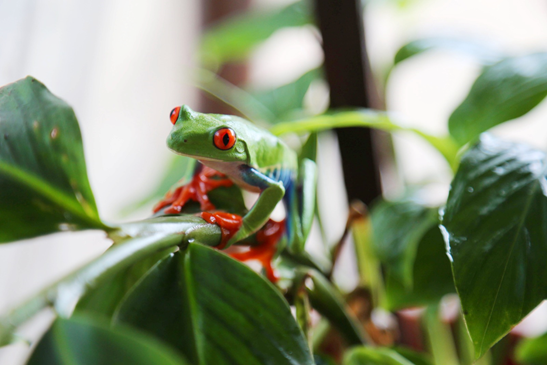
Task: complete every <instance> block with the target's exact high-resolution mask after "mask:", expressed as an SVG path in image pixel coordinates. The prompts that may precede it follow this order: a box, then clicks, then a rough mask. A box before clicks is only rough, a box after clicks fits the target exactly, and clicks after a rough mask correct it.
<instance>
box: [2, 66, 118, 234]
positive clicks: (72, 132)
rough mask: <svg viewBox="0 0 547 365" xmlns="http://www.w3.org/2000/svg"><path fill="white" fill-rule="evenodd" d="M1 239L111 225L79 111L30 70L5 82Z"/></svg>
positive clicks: (103, 227) (3, 95) (3, 88)
mask: <svg viewBox="0 0 547 365" xmlns="http://www.w3.org/2000/svg"><path fill="white" fill-rule="evenodd" d="M0 140H1V141H2V142H1V143H0V202H1V204H0V243H2V242H9V241H15V240H20V239H24V238H30V237H35V236H39V235H43V234H48V233H53V232H59V231H65V230H80V229H105V230H108V229H109V228H108V227H107V226H105V225H104V224H103V223H102V222H101V221H100V219H99V214H98V213H97V206H96V205H95V199H94V197H93V193H92V191H91V187H90V186H89V181H88V179H87V172H86V166H85V160H84V151H83V148H82V137H81V135H80V127H79V126H78V121H77V120H76V116H75V115H74V112H73V111H72V108H70V107H69V106H68V105H67V104H66V103H65V102H64V101H62V100H61V99H59V98H57V97H56V96H55V95H53V94H52V93H51V92H49V90H48V89H47V88H46V87H45V86H44V85H43V84H42V83H40V82H39V81H38V80H36V79H34V78H32V77H30V76H28V77H27V78H25V79H22V80H19V81H17V82H15V83H13V84H8V85H6V86H4V87H2V88H0Z"/></svg>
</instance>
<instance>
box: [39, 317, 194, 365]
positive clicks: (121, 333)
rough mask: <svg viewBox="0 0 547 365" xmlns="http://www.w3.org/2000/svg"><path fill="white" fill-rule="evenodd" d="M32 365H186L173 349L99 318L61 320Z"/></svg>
mask: <svg viewBox="0 0 547 365" xmlns="http://www.w3.org/2000/svg"><path fill="white" fill-rule="evenodd" d="M28 364H29V365H53V364H55V365H98V364H101V365H110V364H111V365H120V364H132V365H151V364H154V365H184V364H187V362H186V361H184V360H183V359H182V358H181V357H180V356H179V355H178V354H176V353H175V352H174V351H173V350H171V349H170V348H169V347H167V346H165V345H164V344H162V343H160V342H159V341H157V340H156V339H154V338H152V337H151V336H147V335H145V334H143V333H139V332H136V331H134V330H132V329H130V328H123V327H118V328H110V327H109V326H108V325H107V324H104V323H101V322H100V321H97V320H96V319H95V318H89V317H74V318H71V319H57V320H56V321H55V322H54V323H53V326H52V327H51V328H50V329H49V330H48V331H47V333H46V334H45V335H44V337H43V338H42V340H41V341H40V343H39V344H38V345H37V346H36V349H35V350H34V352H33V354H32V356H31V357H30V359H29V361H28Z"/></svg>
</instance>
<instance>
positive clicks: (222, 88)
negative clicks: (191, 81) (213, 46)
mask: <svg viewBox="0 0 547 365" xmlns="http://www.w3.org/2000/svg"><path fill="white" fill-rule="evenodd" d="M195 78H196V85H195V86H196V87H197V88H199V89H201V90H202V91H204V92H206V93H208V94H209V95H211V96H213V97H215V98H217V99H218V100H220V101H222V102H223V103H224V104H226V105H228V106H230V107H232V108H234V109H235V110H237V111H238V112H239V113H241V115H243V116H244V117H245V118H247V119H248V120H250V121H253V122H254V123H257V124H258V125H260V126H261V127H264V128H268V126H269V125H270V124H269V123H268V122H267V121H271V120H275V115H274V114H273V113H272V112H271V111H270V110H269V109H268V108H267V107H266V106H265V105H264V104H262V103H261V102H260V101H258V100H257V99H256V98H254V97H253V96H252V95H251V94H249V93H247V92H246V91H245V90H243V89H241V88H239V87H237V86H235V85H233V84H231V83H229V82H228V81H226V80H224V79H223V78H221V77H219V76H218V75H216V74H215V73H213V72H210V71H207V70H204V69H200V70H198V72H197V73H196V76H195Z"/></svg>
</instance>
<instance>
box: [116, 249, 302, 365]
mask: <svg viewBox="0 0 547 365" xmlns="http://www.w3.org/2000/svg"><path fill="white" fill-rule="evenodd" d="M116 318H117V320H116V322H117V323H126V324H131V325H132V326H134V327H136V328H139V329H141V330H144V331H146V332H148V333H152V334H154V335H156V336H158V337H159V338H161V339H162V340H163V341H164V342H166V343H168V344H170V345H172V346H173V347H174V348H176V349H178V350H179V351H181V352H182V353H183V354H184V355H185V356H186V357H187V358H188V359H189V360H190V361H191V362H192V363H196V364H198V363H199V364H312V363H313V360H312V359H311V355H310V353H309V349H308V347H307V343H306V340H305V339H304V337H303V335H302V332H301V330H300V328H299V327H298V324H297V323H296V321H295V320H294V318H293V317H292V314H291V312H290V309H289V306H288V304H287V303H286V302H285V300H284V299H283V298H282V297H281V296H280V294H279V293H278V292H277V290H276V289H275V288H274V287H273V286H272V285H271V284H270V283H269V282H267V281H265V280H264V279H263V278H262V277H260V276H259V275H258V274H256V273H255V272H253V271H252V270H251V269H249V268H248V267H246V266H245V265H243V264H241V263H239V262H237V261H235V260H233V259H231V258H229V257H228V256H226V255H224V254H223V253H220V252H218V251H216V250H214V249H211V248H208V247H205V246H202V245H198V244H190V245H189V246H188V248H187V249H186V250H185V251H183V252H176V253H174V254H173V255H171V256H170V257H169V258H167V259H165V260H163V261H161V263H160V264H158V265H157V266H156V268H155V269H154V270H152V271H151V272H150V273H149V274H148V275H147V277H146V278H144V280H143V281H142V282H141V283H140V284H139V285H138V286H137V287H135V288H134V290H133V291H132V292H131V293H130V294H129V295H128V296H127V298H126V299H125V301H124V303H123V304H122V305H121V307H120V309H119V312H118V313H117V317H116Z"/></svg>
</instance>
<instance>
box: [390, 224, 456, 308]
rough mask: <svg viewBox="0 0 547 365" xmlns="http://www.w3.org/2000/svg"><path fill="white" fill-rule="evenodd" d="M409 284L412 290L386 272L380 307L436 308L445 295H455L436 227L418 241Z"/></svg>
mask: <svg viewBox="0 0 547 365" xmlns="http://www.w3.org/2000/svg"><path fill="white" fill-rule="evenodd" d="M412 284H413V285H412V287H411V288H407V287H405V285H404V284H403V283H402V282H400V281H399V280H397V278H396V277H395V276H394V275H392V274H391V272H390V271H389V270H388V271H387V280H386V291H385V301H384V302H383V306H384V307H386V308H387V309H389V310H397V309H403V308H409V307H417V306H423V305H428V304H436V303H438V302H439V300H441V298H442V297H443V296H444V295H446V294H449V293H455V292H456V289H455V287H454V281H453V279H452V268H451V266H450V261H449V260H448V257H447V256H446V251H445V245H444V241H443V237H442V235H441V232H440V230H439V227H437V226H436V225H434V226H432V227H430V228H429V230H428V231H427V232H426V233H425V234H424V236H423V237H422V238H421V239H420V242H419V244H418V250H417V252H416V258H415V259H414V262H413V268H412Z"/></svg>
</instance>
